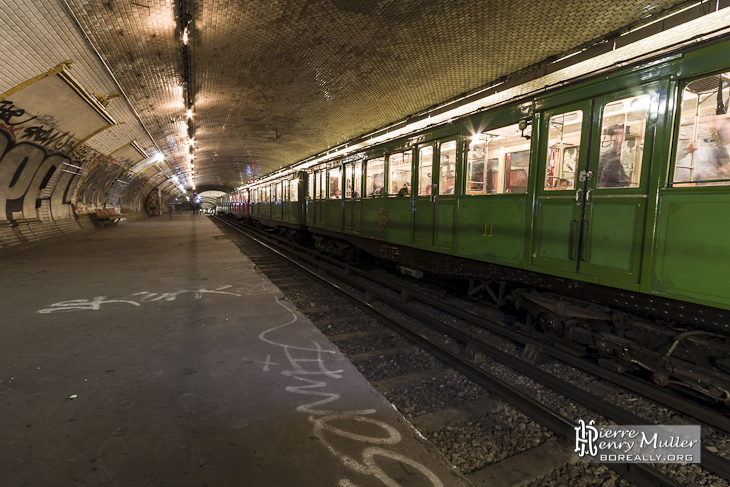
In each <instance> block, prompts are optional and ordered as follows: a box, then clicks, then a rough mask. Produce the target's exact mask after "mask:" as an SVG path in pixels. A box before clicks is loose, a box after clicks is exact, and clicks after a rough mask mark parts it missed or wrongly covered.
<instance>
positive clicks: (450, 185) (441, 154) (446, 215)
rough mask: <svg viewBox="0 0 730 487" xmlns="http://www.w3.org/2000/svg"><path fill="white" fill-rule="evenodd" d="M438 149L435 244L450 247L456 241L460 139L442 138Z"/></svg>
mask: <svg viewBox="0 0 730 487" xmlns="http://www.w3.org/2000/svg"><path fill="white" fill-rule="evenodd" d="M436 149H437V151H438V161H439V165H438V168H439V171H438V178H439V180H438V194H437V195H436V198H435V200H436V201H435V205H434V206H435V208H434V210H435V211H434V246H435V247H441V248H444V249H450V248H451V246H452V244H453V241H454V215H455V214H456V167H457V163H456V161H457V156H458V153H459V147H458V139H457V138H452V139H447V140H440V141H439V142H438V144H436Z"/></svg>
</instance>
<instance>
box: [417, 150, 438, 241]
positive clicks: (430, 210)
mask: <svg viewBox="0 0 730 487" xmlns="http://www.w3.org/2000/svg"><path fill="white" fill-rule="evenodd" d="M433 155H434V144H432V143H431V144H427V145H420V146H418V186H417V187H416V203H415V214H414V215H413V223H414V226H413V241H414V242H415V243H416V244H417V245H426V246H429V247H432V246H433V222H434V215H435V213H436V194H437V192H436V191H433V188H435V187H437V186H438V174H437V172H436V171H435V170H434V167H433Z"/></svg>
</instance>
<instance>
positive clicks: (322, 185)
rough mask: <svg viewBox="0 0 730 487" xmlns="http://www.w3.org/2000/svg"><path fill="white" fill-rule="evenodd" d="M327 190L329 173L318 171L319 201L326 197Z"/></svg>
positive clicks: (322, 170)
mask: <svg viewBox="0 0 730 487" xmlns="http://www.w3.org/2000/svg"><path fill="white" fill-rule="evenodd" d="M326 188H327V171H325V170H324V169H320V170H319V171H317V199H318V200H321V199H324V197H325V190H326Z"/></svg>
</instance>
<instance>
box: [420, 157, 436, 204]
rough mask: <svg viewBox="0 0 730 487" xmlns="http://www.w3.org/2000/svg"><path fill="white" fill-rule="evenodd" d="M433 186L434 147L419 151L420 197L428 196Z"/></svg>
mask: <svg viewBox="0 0 730 487" xmlns="http://www.w3.org/2000/svg"><path fill="white" fill-rule="evenodd" d="M432 186H433V147H432V146H430V145H427V146H426V147H421V148H420V149H419V150H418V195H419V196H428V195H430V194H431V188H432Z"/></svg>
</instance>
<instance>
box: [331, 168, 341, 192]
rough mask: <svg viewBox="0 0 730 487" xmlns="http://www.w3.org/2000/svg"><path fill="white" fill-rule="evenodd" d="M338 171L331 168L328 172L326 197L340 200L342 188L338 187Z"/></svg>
mask: <svg viewBox="0 0 730 487" xmlns="http://www.w3.org/2000/svg"><path fill="white" fill-rule="evenodd" d="M340 175H341V173H340V169H339V168H333V169H330V170H329V184H327V197H328V198H335V199H340V198H342V187H341V185H340Z"/></svg>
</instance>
